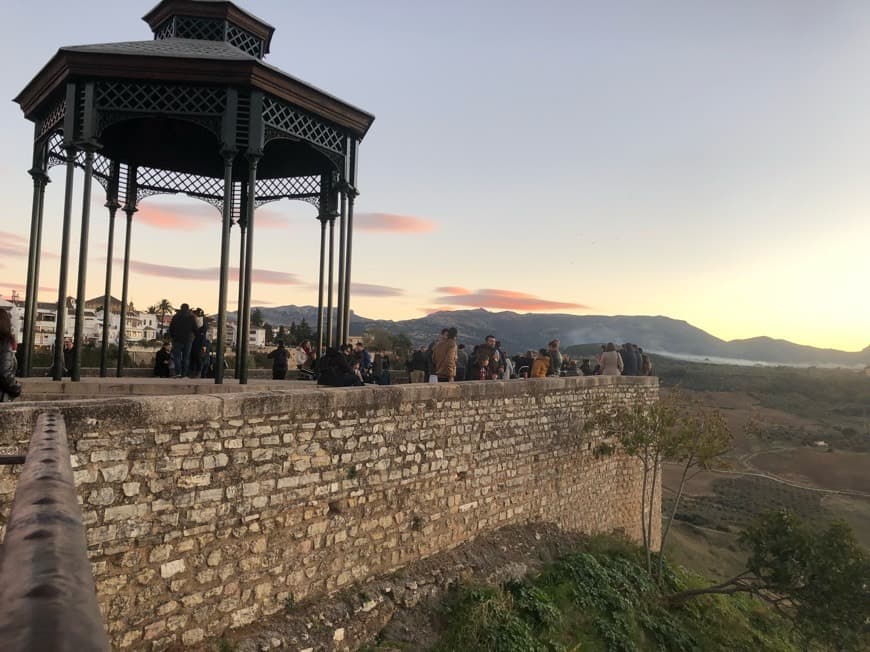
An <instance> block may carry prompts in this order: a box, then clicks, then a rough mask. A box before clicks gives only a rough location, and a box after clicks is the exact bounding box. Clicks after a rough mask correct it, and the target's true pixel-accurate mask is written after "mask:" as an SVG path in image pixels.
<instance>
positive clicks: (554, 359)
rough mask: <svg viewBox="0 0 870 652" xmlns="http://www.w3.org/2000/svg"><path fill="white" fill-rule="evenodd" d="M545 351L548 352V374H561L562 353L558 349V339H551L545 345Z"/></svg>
mask: <svg viewBox="0 0 870 652" xmlns="http://www.w3.org/2000/svg"><path fill="white" fill-rule="evenodd" d="M547 352H548V353H549V354H550V371H549V372H548V373H547V375H548V376H561V375H562V354H561V352H560V351H559V340H553V341H551V342H550V343H549V344H548V345H547Z"/></svg>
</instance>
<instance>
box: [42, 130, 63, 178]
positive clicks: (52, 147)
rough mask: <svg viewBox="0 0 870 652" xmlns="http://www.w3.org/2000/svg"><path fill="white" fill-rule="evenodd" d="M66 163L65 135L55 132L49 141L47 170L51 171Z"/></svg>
mask: <svg viewBox="0 0 870 652" xmlns="http://www.w3.org/2000/svg"><path fill="white" fill-rule="evenodd" d="M65 163H66V156H64V151H63V134H62V133H60V132H59V131H56V132H54V133H53V134H52V135H51V136H50V137H49V139H48V159H47V160H46V164H45V169H46V170H50V169H51V168H53V167H56V166H58V165H64V164H65Z"/></svg>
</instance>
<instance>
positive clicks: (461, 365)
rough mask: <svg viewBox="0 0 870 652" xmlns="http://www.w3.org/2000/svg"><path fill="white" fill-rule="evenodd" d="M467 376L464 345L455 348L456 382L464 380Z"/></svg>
mask: <svg viewBox="0 0 870 652" xmlns="http://www.w3.org/2000/svg"><path fill="white" fill-rule="evenodd" d="M467 375H468V351H466V350H465V345H464V344H460V345H458V346H457V347H456V380H465V379H466V377H467Z"/></svg>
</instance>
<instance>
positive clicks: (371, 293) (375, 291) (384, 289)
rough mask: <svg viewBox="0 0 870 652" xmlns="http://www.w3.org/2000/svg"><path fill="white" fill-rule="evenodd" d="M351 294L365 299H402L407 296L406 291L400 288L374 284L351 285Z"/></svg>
mask: <svg viewBox="0 0 870 652" xmlns="http://www.w3.org/2000/svg"><path fill="white" fill-rule="evenodd" d="M350 292H351V295H358V296H364V297H400V296H402V295H403V294H405V291H404V290H401V289H399V288H393V287H389V286H387V285H374V284H372V283H351V285H350Z"/></svg>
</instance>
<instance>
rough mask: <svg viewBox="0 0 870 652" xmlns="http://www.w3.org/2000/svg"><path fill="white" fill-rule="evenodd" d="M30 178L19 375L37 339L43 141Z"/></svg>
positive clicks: (35, 154)
mask: <svg viewBox="0 0 870 652" xmlns="http://www.w3.org/2000/svg"><path fill="white" fill-rule="evenodd" d="M28 172H29V174H30V176H31V177H32V178H33V210H32V212H31V216H30V243H29V244H30V246H29V249H28V254H27V286H26V287H25V289H24V292H25V295H24V324H23V325H22V329H23V333H22V342H21V345H22V346H21V347H20V349H21V372H22V373H21V375H22V376H29V375H30V368H31V364H32V356H33V347H34V343H35V341H36V337H35V333H34V328H35V326H36V313H37V312H38V309H39V299H38V297H39V259H40V256H41V255H42V213H43V207H44V205H45V186H46V184H47V183H48V181H49V179H48V175H47V174H46V173H45V144H44V143H43V144H37V145H34V147H33V167H32V168H31V169H30V170H29V171H28Z"/></svg>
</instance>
